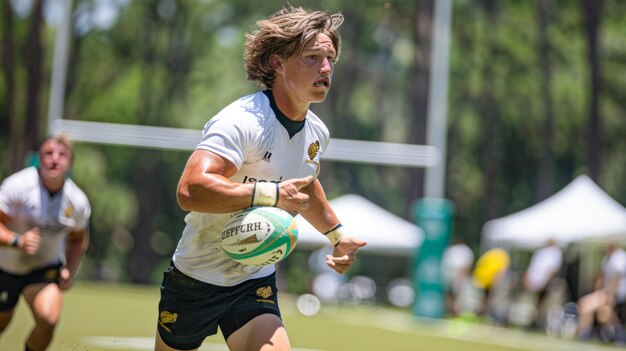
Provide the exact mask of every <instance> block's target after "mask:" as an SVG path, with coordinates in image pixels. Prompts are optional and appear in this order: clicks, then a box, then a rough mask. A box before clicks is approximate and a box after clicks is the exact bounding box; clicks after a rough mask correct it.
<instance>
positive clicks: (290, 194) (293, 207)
mask: <svg viewBox="0 0 626 351" xmlns="http://www.w3.org/2000/svg"><path fill="white" fill-rule="evenodd" d="M312 180H313V177H312V176H307V177H304V178H294V179H289V180H285V181H282V182H280V185H279V187H278V191H279V193H278V194H279V195H278V203H277V204H276V207H280V208H282V209H283V210H286V211H288V212H291V213H294V212H300V211H306V210H307V209H308V208H309V195H307V194H305V193H303V192H301V191H300V190H301V189H302V188H304V187H306V186H307V185H309V184H310V183H311V181H312Z"/></svg>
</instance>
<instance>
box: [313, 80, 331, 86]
mask: <svg viewBox="0 0 626 351" xmlns="http://www.w3.org/2000/svg"><path fill="white" fill-rule="evenodd" d="M313 86H314V87H316V88H317V87H326V88H328V87H330V79H328V78H322V79H320V80H317V81H315V83H313Z"/></svg>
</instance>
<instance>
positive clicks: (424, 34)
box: [407, 0, 445, 203]
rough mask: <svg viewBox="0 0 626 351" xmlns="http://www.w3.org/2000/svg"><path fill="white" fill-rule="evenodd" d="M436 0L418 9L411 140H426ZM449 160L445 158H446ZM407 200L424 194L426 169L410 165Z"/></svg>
mask: <svg viewBox="0 0 626 351" xmlns="http://www.w3.org/2000/svg"><path fill="white" fill-rule="evenodd" d="M433 11H434V2H433V0H420V1H419V2H418V6H417V7H416V9H415V14H414V17H413V18H414V20H413V21H414V23H415V24H416V25H415V26H414V27H413V29H414V32H413V41H414V43H415V47H417V48H418V49H417V50H416V55H415V60H414V63H413V64H412V66H411V69H410V72H411V76H412V77H415V80H414V81H413V82H414V85H413V89H409V101H412V102H413V106H412V108H413V112H414V115H413V118H412V119H411V122H410V123H409V131H410V132H409V143H410V144H420V145H424V144H426V127H427V126H426V120H427V117H428V116H427V114H428V93H429V92H428V82H429V78H430V67H431V56H432V33H433V15H434V13H433ZM442 162H445V160H442ZM408 172H409V189H408V193H407V201H408V202H409V203H410V202H412V201H413V200H415V199H416V198H421V197H422V196H423V195H424V170H423V169H421V168H410V169H409V170H408Z"/></svg>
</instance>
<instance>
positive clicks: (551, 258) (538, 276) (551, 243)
mask: <svg viewBox="0 0 626 351" xmlns="http://www.w3.org/2000/svg"><path fill="white" fill-rule="evenodd" d="M562 263H563V253H562V252H561V248H560V247H559V246H558V245H557V243H556V241H555V240H553V239H550V240H548V241H547V242H546V244H545V245H544V246H543V247H541V248H539V249H538V250H537V251H535V252H534V253H533V255H532V257H531V258H530V263H529V264H528V268H527V269H526V272H525V273H524V276H523V278H522V285H523V287H524V292H525V293H530V294H532V296H531V298H532V300H533V301H535V306H534V311H533V313H532V315H533V320H534V323H533V324H534V326H536V325H537V321H538V319H539V316H540V314H541V313H540V312H541V310H542V307H544V306H543V303H544V300H545V297H546V295H547V292H548V287H549V285H550V282H552V280H553V279H554V278H555V277H556V276H558V274H559V272H560V270H561V265H562Z"/></svg>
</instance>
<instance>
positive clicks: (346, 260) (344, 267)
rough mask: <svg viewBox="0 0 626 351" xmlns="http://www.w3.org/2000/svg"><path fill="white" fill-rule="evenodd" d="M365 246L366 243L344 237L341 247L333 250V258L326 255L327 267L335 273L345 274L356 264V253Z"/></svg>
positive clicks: (340, 243)
mask: <svg viewBox="0 0 626 351" xmlns="http://www.w3.org/2000/svg"><path fill="white" fill-rule="evenodd" d="M365 245H367V243H366V242H365V241H361V240H357V239H355V238H353V237H350V236H344V237H343V239H341V241H340V242H339V245H337V246H336V247H335V248H334V249H333V254H332V256H331V255H326V265H327V266H328V267H330V268H332V269H333V270H334V271H335V272H337V273H339V274H344V273H345V272H347V271H348V269H349V268H350V266H352V263H354V260H355V259H356V252H357V251H358V250H359V249H360V248H362V247H363V246H365Z"/></svg>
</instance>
